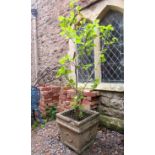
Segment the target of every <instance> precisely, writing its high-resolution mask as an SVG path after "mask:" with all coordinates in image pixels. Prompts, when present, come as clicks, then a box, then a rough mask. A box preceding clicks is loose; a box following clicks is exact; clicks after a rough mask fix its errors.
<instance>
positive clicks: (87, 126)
mask: <svg viewBox="0 0 155 155" xmlns="http://www.w3.org/2000/svg"><path fill="white" fill-rule="evenodd" d="M75 1H76V0H72V1H70V15H69V16H68V17H64V16H60V17H59V21H60V27H61V33H60V34H61V35H62V36H64V37H65V39H67V40H72V42H73V43H74V44H75V45H76V47H77V50H75V51H73V52H74V54H73V56H72V57H71V56H70V55H68V54H66V55H65V56H64V57H62V58H61V59H60V60H59V63H60V65H61V67H60V68H59V69H58V72H57V77H61V76H64V77H65V78H66V81H67V85H68V86H70V87H71V88H72V89H74V90H75V95H74V97H73V100H72V101H71V105H72V109H70V110H67V111H64V112H61V113H57V123H58V125H59V128H60V137H61V141H62V142H63V143H64V144H66V145H67V146H69V147H70V148H72V149H73V150H74V151H75V152H77V153H79V154H80V153H82V152H83V151H84V150H85V149H86V148H87V147H89V146H90V145H91V144H92V143H93V141H94V139H95V137H96V133H97V125H98V122H99V118H98V117H99V113H98V112H96V111H92V110H85V109H84V108H83V107H82V105H81V103H82V100H83V98H84V95H83V92H84V90H85V88H86V87H87V84H88V83H89V81H90V79H91V76H92V73H93V71H92V73H90V75H89V76H88V79H87V81H86V82H85V83H84V86H83V87H79V86H78V69H79V68H82V69H83V70H88V69H89V68H90V67H91V66H92V65H93V64H80V63H79V62H78V60H79V59H80V58H81V57H82V56H83V55H84V54H86V55H90V54H91V51H92V50H93V48H94V47H95V44H94V39H95V38H96V37H98V35H97V30H99V31H100V34H99V37H100V38H101V39H102V40H104V44H105V48H104V49H103V50H102V51H101V54H100V61H101V62H104V61H106V59H105V56H104V53H105V51H106V46H108V45H109V44H113V43H114V42H115V41H116V40H117V39H116V38H112V37H111V31H113V30H114V29H113V27H112V26H111V25H107V26H100V25H99V20H95V21H93V22H87V20H86V19H85V18H84V17H83V16H82V15H81V13H80V10H81V8H80V6H78V5H77V3H76V2H77V1H76V2H75ZM99 63H100V62H99ZM70 65H73V66H74V68H75V80H74V79H73V78H72V77H71V76H69V75H70V74H71V73H72V70H71V69H69V66H70ZM98 83H99V79H95V80H94V81H93V83H92V86H91V88H92V90H93V89H95V88H96V87H97V85H98Z"/></svg>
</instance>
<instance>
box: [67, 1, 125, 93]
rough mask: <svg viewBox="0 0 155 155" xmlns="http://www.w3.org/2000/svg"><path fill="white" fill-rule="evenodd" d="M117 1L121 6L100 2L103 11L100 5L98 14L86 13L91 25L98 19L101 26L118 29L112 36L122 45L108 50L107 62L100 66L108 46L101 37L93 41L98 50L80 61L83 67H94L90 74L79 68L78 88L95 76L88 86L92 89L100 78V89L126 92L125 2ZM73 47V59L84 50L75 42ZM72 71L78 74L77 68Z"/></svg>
mask: <svg viewBox="0 0 155 155" xmlns="http://www.w3.org/2000/svg"><path fill="white" fill-rule="evenodd" d="M117 1H119V3H115V1H114V2H113V5H112V4H111V3H110V2H109V3H110V4H109V5H108V3H107V4H105V2H104V1H103V2H100V3H103V9H102V8H101V7H100V5H99V4H96V7H95V10H93V11H92V10H91V9H89V8H88V9H86V10H84V11H83V15H84V16H85V17H86V18H88V21H93V20H95V19H96V18H99V19H100V24H103V25H108V24H111V25H112V26H113V27H114V29H115V30H114V31H113V32H112V36H113V37H116V38H117V39H118V41H117V42H116V43H114V44H112V45H109V46H107V47H106V48H107V51H106V53H105V57H106V62H104V63H99V60H100V51H101V49H102V48H104V42H103V41H102V40H100V38H99V37H97V38H96V39H95V40H93V41H94V43H95V44H96V46H95V47H94V49H93V50H92V51H91V53H90V55H84V56H83V57H80V58H79V60H78V63H79V64H83V65H86V64H89V63H91V64H92V67H90V68H89V70H87V71H85V70H83V69H82V67H81V68H79V70H78V82H79V84H78V86H83V84H84V83H85V82H87V80H88V77H89V76H90V74H92V75H91V79H90V81H89V82H90V84H88V85H87V87H88V88H90V87H91V81H93V80H94V79H95V78H97V79H99V80H100V84H99V85H98V87H97V88H96V89H99V90H108V91H118V92H122V91H124V84H123V83H124V44H123V37H124V36H123V2H122V1H120V0H117ZM110 5H111V6H110ZM106 6H107V7H106ZM117 6H118V7H117ZM106 8H108V9H106ZM107 10H108V11H107ZM114 10H115V11H114ZM116 10H117V11H116ZM92 14H93V16H92ZM99 33H100V32H99V30H98V35H99ZM69 47H70V50H69V53H70V55H73V52H72V51H75V50H78V48H80V46H77V47H75V46H74V44H73V42H72V41H70V42H69ZM80 66H81V65H80ZM71 69H72V70H74V69H75V68H74V67H72V66H71ZM71 76H72V78H73V79H75V73H74V72H73V74H72V75H71Z"/></svg>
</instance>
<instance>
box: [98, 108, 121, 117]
mask: <svg viewBox="0 0 155 155" xmlns="http://www.w3.org/2000/svg"><path fill="white" fill-rule="evenodd" d="M98 111H99V112H100V114H103V115H107V116H111V117H116V118H120V119H123V118H124V112H123V111H122V110H118V109H114V108H109V107H105V106H102V105H100V106H98Z"/></svg>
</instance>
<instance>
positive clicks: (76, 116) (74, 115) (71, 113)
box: [63, 110, 92, 121]
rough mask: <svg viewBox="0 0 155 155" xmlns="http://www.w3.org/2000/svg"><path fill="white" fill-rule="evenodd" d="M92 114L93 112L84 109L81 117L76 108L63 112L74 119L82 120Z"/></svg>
mask: <svg viewBox="0 0 155 155" xmlns="http://www.w3.org/2000/svg"><path fill="white" fill-rule="evenodd" d="M91 115H92V114H91V113H87V112H84V111H83V116H82V117H79V112H78V111H75V110H70V111H67V112H65V113H63V116H66V117H69V118H72V119H73V120H76V121H82V120H83V119H85V118H87V117H89V116H91Z"/></svg>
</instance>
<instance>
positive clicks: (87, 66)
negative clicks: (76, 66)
mask: <svg viewBox="0 0 155 155" xmlns="http://www.w3.org/2000/svg"><path fill="white" fill-rule="evenodd" d="M81 66H82V69H84V70H88V69H89V68H90V67H92V66H93V65H92V64H86V65H81Z"/></svg>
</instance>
